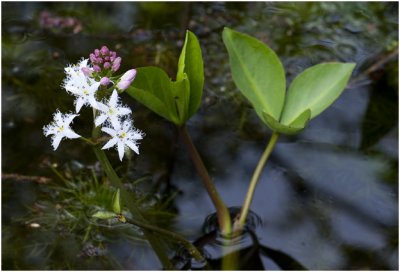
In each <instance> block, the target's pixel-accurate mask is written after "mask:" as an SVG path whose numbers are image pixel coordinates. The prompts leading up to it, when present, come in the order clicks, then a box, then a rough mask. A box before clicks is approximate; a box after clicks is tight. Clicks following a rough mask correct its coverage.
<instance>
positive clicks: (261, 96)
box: [222, 27, 286, 120]
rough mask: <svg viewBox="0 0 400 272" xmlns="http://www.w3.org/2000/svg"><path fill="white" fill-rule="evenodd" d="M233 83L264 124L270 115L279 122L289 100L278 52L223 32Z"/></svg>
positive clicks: (231, 31)
mask: <svg viewBox="0 0 400 272" xmlns="http://www.w3.org/2000/svg"><path fill="white" fill-rule="evenodd" d="M222 37H223V41H224V44H225V47H226V48H227V50H228V54H229V62H230V67H231V72H232V77H233V80H234V82H235V84H236V86H237V87H238V88H239V90H240V91H241V92H242V94H243V95H244V96H245V97H246V98H247V99H248V100H249V101H250V103H251V104H252V105H253V107H254V109H255V110H256V112H257V114H258V116H259V117H260V118H261V120H264V116H263V112H264V111H265V112H267V113H268V114H269V115H270V116H271V117H273V118H274V119H275V120H279V118H280V115H281V112H282V109H283V105H284V100H285V88H286V80H285V72H284V69H283V65H282V63H281V61H280V60H279V58H278V56H277V55H276V54H275V52H274V51H273V50H272V49H270V48H269V47H268V46H267V45H265V44H264V43H262V42H261V41H259V40H257V39H255V38H253V37H251V36H249V35H246V34H243V33H240V32H237V31H234V30H231V29H229V28H227V27H225V28H224V31H223V35H222Z"/></svg>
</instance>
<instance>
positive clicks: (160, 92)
mask: <svg viewBox="0 0 400 272" xmlns="http://www.w3.org/2000/svg"><path fill="white" fill-rule="evenodd" d="M170 82H171V80H170V79H169V77H168V75H167V74H166V73H165V72H164V71H163V70H162V69H160V68H158V67H152V66H149V67H141V68H138V69H137V74H136V78H135V80H134V81H133V83H132V85H131V86H130V87H129V88H128V89H127V90H126V92H127V93H128V94H129V95H130V96H131V97H133V98H134V99H136V100H137V101H139V102H140V103H141V104H143V105H145V106H146V107H147V108H149V109H150V110H152V111H154V112H155V113H156V114H158V115H160V116H161V117H164V118H165V119H167V120H169V121H171V122H173V123H176V122H177V121H178V116H176V115H175V114H174V113H175V108H174V107H175V101H174V98H173V96H172V92H171V87H170Z"/></svg>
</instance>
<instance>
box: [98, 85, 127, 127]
mask: <svg viewBox="0 0 400 272" xmlns="http://www.w3.org/2000/svg"><path fill="white" fill-rule="evenodd" d="M99 108H100V111H101V114H100V115H99V116H98V117H97V118H96V120H95V122H94V123H95V125H96V127H97V126H99V125H101V124H103V123H104V122H105V121H106V120H107V119H109V120H110V122H111V124H112V125H113V127H116V126H118V125H119V122H120V121H119V117H120V116H124V115H127V114H130V113H131V112H132V111H131V110H130V109H129V108H126V107H122V106H121V105H120V103H119V97H118V93H117V90H114V91H113V93H112V94H111V97H110V100H108V102H107V105H104V104H102V103H100V107H99Z"/></svg>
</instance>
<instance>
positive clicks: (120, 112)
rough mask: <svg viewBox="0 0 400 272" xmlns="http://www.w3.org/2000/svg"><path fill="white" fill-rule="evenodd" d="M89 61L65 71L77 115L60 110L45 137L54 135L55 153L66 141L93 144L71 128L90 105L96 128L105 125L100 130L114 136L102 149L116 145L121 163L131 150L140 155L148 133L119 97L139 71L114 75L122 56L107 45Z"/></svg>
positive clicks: (45, 132) (65, 82)
mask: <svg viewBox="0 0 400 272" xmlns="http://www.w3.org/2000/svg"><path fill="white" fill-rule="evenodd" d="M89 59H90V63H89ZM89 59H82V60H81V61H79V62H78V63H77V64H76V65H69V66H67V67H66V68H65V73H66V78H65V80H64V82H63V84H62V87H63V88H64V89H65V90H66V91H67V93H69V94H71V95H73V96H75V101H74V104H75V112H76V114H72V113H66V114H62V113H61V112H60V111H59V110H57V111H56V113H55V114H54V121H53V122H52V123H50V124H49V125H47V126H45V127H44V128H43V131H44V134H45V136H49V135H52V146H53V148H54V150H56V149H57V148H58V146H59V144H60V142H61V140H62V139H63V138H67V139H76V138H81V139H83V140H86V141H88V142H91V141H90V140H88V139H86V138H84V137H82V136H80V135H79V134H77V133H76V132H74V131H73V130H72V129H71V128H70V124H72V121H73V119H74V118H75V117H77V116H79V114H78V113H79V112H80V110H81V109H82V107H83V106H90V107H91V108H92V109H93V115H94V127H95V128H96V127H99V126H101V128H100V130H101V131H103V132H105V133H107V134H108V135H109V136H110V137H111V138H110V139H109V140H108V142H107V143H106V144H105V145H104V146H103V148H102V149H108V148H111V147H114V146H116V147H117V150H118V155H119V159H120V160H121V161H122V158H123V157H124V154H125V153H126V152H127V151H128V150H129V149H131V150H133V151H134V152H135V153H136V154H139V148H138V141H139V140H141V139H143V136H144V133H143V132H141V131H140V130H138V129H136V128H135V127H134V126H133V119H132V118H131V117H130V114H131V113H132V111H131V109H130V108H128V107H126V106H124V105H123V104H122V103H121V102H120V98H119V96H118V92H122V91H124V90H125V89H126V88H128V87H129V85H130V84H131V83H132V82H133V80H134V79H135V76H136V70H135V69H131V70H128V71H127V72H125V73H124V74H123V75H122V76H113V73H115V72H117V71H118V70H119V68H120V65H121V57H118V56H117V54H116V52H114V51H110V50H109V49H108V48H107V47H106V46H103V47H102V48H101V49H100V50H99V49H96V50H94V52H93V53H91V54H90V58H89ZM107 98H108V99H107Z"/></svg>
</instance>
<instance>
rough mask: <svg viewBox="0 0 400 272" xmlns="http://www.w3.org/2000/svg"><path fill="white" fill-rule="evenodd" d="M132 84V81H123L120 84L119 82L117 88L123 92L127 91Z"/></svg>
mask: <svg viewBox="0 0 400 272" xmlns="http://www.w3.org/2000/svg"><path fill="white" fill-rule="evenodd" d="M131 83H132V81H129V80H121V81H120V82H118V84H117V88H118V89H120V90H122V91H123V90H126V89H127V88H128V87H129V85H131Z"/></svg>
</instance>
